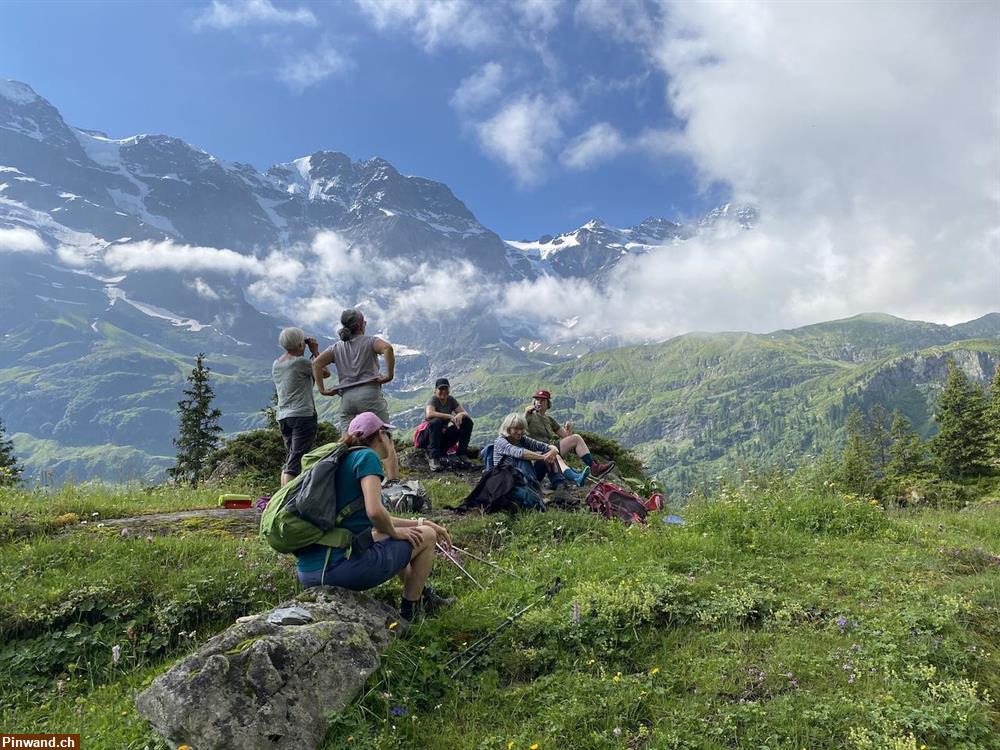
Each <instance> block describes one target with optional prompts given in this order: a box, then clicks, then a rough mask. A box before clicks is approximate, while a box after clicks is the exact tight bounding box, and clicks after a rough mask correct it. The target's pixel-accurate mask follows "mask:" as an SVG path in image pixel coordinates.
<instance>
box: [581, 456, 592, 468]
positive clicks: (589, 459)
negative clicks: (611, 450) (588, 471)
mask: <svg viewBox="0 0 1000 750" xmlns="http://www.w3.org/2000/svg"><path fill="white" fill-rule="evenodd" d="M580 460H581V461H583V462H584V463H585V464H587V466H593V465H594V457H593V456H591V455H590V454H589V453H587V454H586V455H583V456H580Z"/></svg>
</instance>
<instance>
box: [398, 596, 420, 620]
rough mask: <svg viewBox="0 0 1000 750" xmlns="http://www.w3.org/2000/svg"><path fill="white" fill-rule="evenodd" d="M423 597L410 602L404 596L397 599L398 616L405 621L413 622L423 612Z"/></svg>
mask: <svg viewBox="0 0 1000 750" xmlns="http://www.w3.org/2000/svg"><path fill="white" fill-rule="evenodd" d="M423 604H424V600H423V597H421V598H420V599H417V600H416V601H415V602H411V601H410V600H409V599H407V598H406V597H402V598H401V599H400V600H399V616H400V617H401V618H402V619H404V620H406V621H407V622H415V621H416V620H417V618H418V617H420V616H421V615H422V614H423Z"/></svg>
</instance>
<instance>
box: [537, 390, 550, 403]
mask: <svg viewBox="0 0 1000 750" xmlns="http://www.w3.org/2000/svg"><path fill="white" fill-rule="evenodd" d="M535 398H544V399H545V400H546V401H551V400H552V394H551V393H549V392H548V391H537V392H536V393H535Z"/></svg>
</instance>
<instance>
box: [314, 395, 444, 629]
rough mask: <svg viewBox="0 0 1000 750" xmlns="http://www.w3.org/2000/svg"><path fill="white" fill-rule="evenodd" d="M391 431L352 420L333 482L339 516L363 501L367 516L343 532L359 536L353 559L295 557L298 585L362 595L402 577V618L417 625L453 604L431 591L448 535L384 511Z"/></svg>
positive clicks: (321, 549)
mask: <svg viewBox="0 0 1000 750" xmlns="http://www.w3.org/2000/svg"><path fill="white" fill-rule="evenodd" d="M389 429H392V425H390V424H387V423H386V422H384V421H383V420H382V419H381V417H379V416H378V415H377V414H374V413H372V412H364V413H362V414H359V415H358V416H356V417H355V418H354V419H352V420H351V422H350V424H349V425H348V427H347V430H346V432H345V433H344V436H343V437H342V438H341V439H340V442H341V443H343V444H344V445H346V446H347V447H348V448H356V447H359V446H363V447H361V448H360V449H359V450H352V451H350V452H348V453H347V454H346V455H344V457H343V458H342V459H341V460H340V464H339V465H338V466H337V472H336V475H335V478H334V481H335V486H336V491H337V509H338V511H339V510H340V509H341V508H343V507H345V506H347V505H349V504H351V503H352V502H355V501H356V500H358V499H360V498H364V510H363V511H358V512H357V513H355V514H354V515H352V516H348V517H347V519H346V520H345V521H344V522H343V524H342V526H343V527H344V528H346V529H348V530H349V531H351V532H352V533H353V534H355V542H354V546H353V547H352V552H351V555H350V556H349V557H345V556H344V552H343V550H340V549H337V548H334V547H326V546H323V545H320V544H314V545H311V546H309V547H306V548H305V549H303V550H299V551H298V552H296V553H295V554H296V557H297V558H298V559H297V562H296V570H297V572H298V577H299V581H301V582H302V585H303V586H305V587H307V588H308V587H309V586H318V585H325V586H340V587H342V588H345V589H351V590H352V591H364V590H366V589H370V588H373V587H375V586H378V585H379V584H381V583H384V582H385V581H388V580H389V579H390V578H392V577H393V576H399V578H400V580H401V581H402V582H403V599H402V602H401V603H400V607H399V613H400V615H401V616H402V617H403V618H405V619H406V620H411V621H412V620H413V619H414V618H415V617H417V615H419V614H420V613H421V612H422V613H424V614H431V613H433V612H434V611H435V610H436V609H439V608H440V607H442V606H444V605H446V604H450V603H451V602H452V600H451V599H448V598H445V597H443V596H440V595H438V594H437V593H435V592H434V590H433V589H432V588H431V587H430V586H428V585H427V577H428V576H429V575H430V572H431V566H432V565H433V563H434V549H435V545H436V544H437V542H439V541H440V542H441V544H442V545H443V546H444V547H445V548H446V549H450V547H451V537H450V536H449V535H448V532H447V530H446V529H445V528H444V527H443V526H441V525H439V524H436V523H434V522H433V521H430V520H427V519H424V518H417V519H413V518H396V517H394V516H390V515H389V512H388V511H387V510H386V509H385V508H384V507H383V506H382V489H381V486H382V463H381V461H380V459H384V458H385V457H386V456H387V455H388V454H389V448H390V446H391V445H392V442H391V440H392V438H390V437H389V433H388V430H389Z"/></svg>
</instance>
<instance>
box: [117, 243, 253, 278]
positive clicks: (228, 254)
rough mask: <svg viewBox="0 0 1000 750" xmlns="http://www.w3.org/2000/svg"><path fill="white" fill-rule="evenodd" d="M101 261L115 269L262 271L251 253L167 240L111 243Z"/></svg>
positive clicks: (248, 272)
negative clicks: (243, 253)
mask: <svg viewBox="0 0 1000 750" xmlns="http://www.w3.org/2000/svg"><path fill="white" fill-rule="evenodd" d="M104 264H105V265H106V266H108V268H110V269H112V270H115V271H176V272H178V273H198V272H202V271H216V272H219V273H233V274H237V273H246V274H252V275H258V274H261V273H262V272H263V270H264V264H263V263H262V262H261V261H260V260H259V259H258V258H255V257H253V256H252V255H242V254H240V253H238V252H236V251H235V250H226V249H220V248H217V247H197V246H192V245H179V244H177V243H174V242H171V241H170V240H163V241H161V242H152V241H150V240H144V241H142V242H130V243H127V244H122V245H112V246H111V247H109V248H108V249H107V252H105V254H104Z"/></svg>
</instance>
